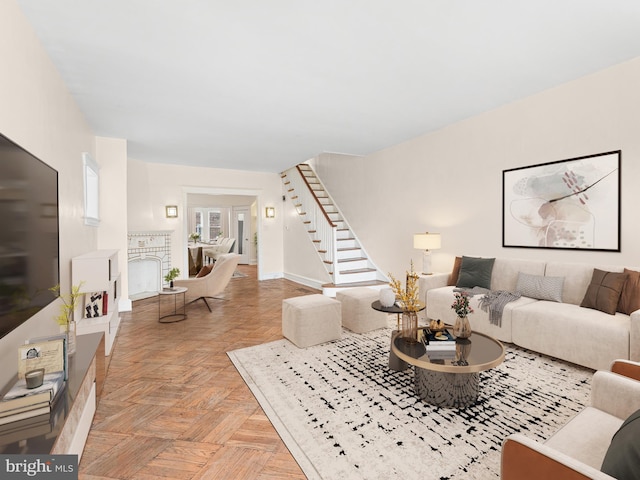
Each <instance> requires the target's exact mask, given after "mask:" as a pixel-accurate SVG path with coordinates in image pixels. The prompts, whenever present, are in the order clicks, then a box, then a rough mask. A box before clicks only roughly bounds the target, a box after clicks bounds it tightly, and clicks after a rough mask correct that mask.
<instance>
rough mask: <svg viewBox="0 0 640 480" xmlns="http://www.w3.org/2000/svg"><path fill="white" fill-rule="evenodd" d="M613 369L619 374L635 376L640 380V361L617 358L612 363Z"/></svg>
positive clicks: (635, 378)
mask: <svg viewBox="0 0 640 480" xmlns="http://www.w3.org/2000/svg"><path fill="white" fill-rule="evenodd" d="M611 371H612V372H613V373H617V374H618V375H624V376H625V377H629V378H633V379H634V380H638V381H640V363H639V362H633V361H631V360H623V359H620V360H615V361H614V362H613V363H612V364H611Z"/></svg>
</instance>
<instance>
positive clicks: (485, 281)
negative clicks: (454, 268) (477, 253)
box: [456, 256, 496, 288]
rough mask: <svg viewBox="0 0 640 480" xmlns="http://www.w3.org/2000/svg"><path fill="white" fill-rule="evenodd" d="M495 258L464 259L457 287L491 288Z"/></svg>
mask: <svg viewBox="0 0 640 480" xmlns="http://www.w3.org/2000/svg"><path fill="white" fill-rule="evenodd" d="M495 260H496V259H495V258H477V257H464V256H463V257H462V263H461V265H460V275H459V276H458V281H457V282H456V287H462V288H473V287H482V288H491V271H492V270H493V264H494V262H495Z"/></svg>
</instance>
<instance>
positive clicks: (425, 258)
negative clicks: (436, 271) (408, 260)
mask: <svg viewBox="0 0 640 480" xmlns="http://www.w3.org/2000/svg"><path fill="white" fill-rule="evenodd" d="M422 274H423V275H433V272H432V271H431V252H430V251H429V250H425V251H424V253H423V254H422Z"/></svg>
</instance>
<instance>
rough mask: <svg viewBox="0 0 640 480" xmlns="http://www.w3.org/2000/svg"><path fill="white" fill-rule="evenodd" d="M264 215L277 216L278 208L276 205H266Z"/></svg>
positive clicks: (268, 216)
mask: <svg viewBox="0 0 640 480" xmlns="http://www.w3.org/2000/svg"><path fill="white" fill-rule="evenodd" d="M264 216H265V217H267V218H275V217H276V208H275V207H266V208H265V209H264Z"/></svg>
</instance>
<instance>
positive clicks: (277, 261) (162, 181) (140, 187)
mask: <svg viewBox="0 0 640 480" xmlns="http://www.w3.org/2000/svg"><path fill="white" fill-rule="evenodd" d="M281 184H282V182H281V180H280V175H279V174H276V173H265V172H250V171H241V170H226V169H216V168H202V167H185V166H179V165H166V164H152V163H145V162H141V161H138V160H133V159H129V164H128V230H129V231H149V230H155V231H157V230H171V231H172V232H173V234H172V250H171V259H172V264H173V266H174V267H178V268H180V271H181V272H183V273H184V272H187V271H188V269H187V266H186V265H185V259H186V253H185V252H186V249H187V239H188V235H189V232H188V231H187V230H186V224H185V218H184V212H185V208H186V199H187V195H188V194H191V193H201V194H202V193H206V194H212V195H223V194H224V195H255V196H256V197H257V205H258V206H257V211H258V212H262V211H264V206H265V205H276V206H277V205H280V204H281V203H282V201H281V195H282V187H281ZM165 205H178V211H179V213H178V218H177V219H168V218H166V217H165ZM276 208H277V207H276ZM257 224H258V238H259V253H258V278H259V279H261V280H263V279H268V278H279V277H281V276H282V272H283V254H282V242H283V238H282V231H283V227H282V225H283V224H282V216H281V215H276V218H274V219H265V218H262V217H261V216H260V215H258V221H257Z"/></svg>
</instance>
